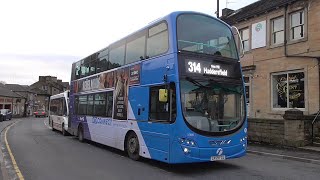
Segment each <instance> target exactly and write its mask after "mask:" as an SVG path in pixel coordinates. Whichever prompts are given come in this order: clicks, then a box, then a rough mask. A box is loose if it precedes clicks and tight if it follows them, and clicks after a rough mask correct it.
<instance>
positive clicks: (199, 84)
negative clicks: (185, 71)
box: [186, 76, 206, 88]
mask: <svg viewBox="0 0 320 180" xmlns="http://www.w3.org/2000/svg"><path fill="white" fill-rule="evenodd" d="M186 80H187V81H189V82H191V83H192V84H194V85H196V86H198V87H204V88H206V86H204V85H202V84H201V83H199V82H198V81H196V80H194V79H193V78H191V77H189V76H187V77H186Z"/></svg>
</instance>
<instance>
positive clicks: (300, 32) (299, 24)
mask: <svg viewBox="0 0 320 180" xmlns="http://www.w3.org/2000/svg"><path fill="white" fill-rule="evenodd" d="M290 37H291V39H292V40H297V39H302V38H303V37H304V12H303V11H299V12H295V13H292V14H291V15H290Z"/></svg>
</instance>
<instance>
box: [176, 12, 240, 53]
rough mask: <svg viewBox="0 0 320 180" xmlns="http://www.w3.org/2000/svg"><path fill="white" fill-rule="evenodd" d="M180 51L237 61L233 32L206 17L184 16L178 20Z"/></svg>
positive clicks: (220, 23)
mask: <svg viewBox="0 0 320 180" xmlns="http://www.w3.org/2000/svg"><path fill="white" fill-rule="evenodd" d="M177 36H178V37H177V38H178V49H179V50H184V51H191V52H197V53H204V54H212V55H219V56H222V57H227V58H232V59H237V50H236V46H235V42H234V39H233V35H232V32H231V30H230V28H228V26H227V25H225V24H223V23H222V22H220V21H218V20H216V19H214V18H211V17H209V16H205V15H199V14H183V15H180V16H178V19H177Z"/></svg>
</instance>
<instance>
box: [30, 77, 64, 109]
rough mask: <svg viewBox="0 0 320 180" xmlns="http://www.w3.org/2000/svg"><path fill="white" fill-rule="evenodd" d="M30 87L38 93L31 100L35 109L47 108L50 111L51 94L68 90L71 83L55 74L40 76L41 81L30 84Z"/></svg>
mask: <svg viewBox="0 0 320 180" xmlns="http://www.w3.org/2000/svg"><path fill="white" fill-rule="evenodd" d="M29 89H30V90H31V91H32V92H34V94H35V95H36V96H35V97H34V99H33V100H32V101H31V103H32V106H33V110H37V109H45V110H46V111H48V108H49V98H50V96H52V95H55V94H59V93H62V92H64V91H66V90H68V89H69V83H68V82H62V80H60V79H57V77H53V76H39V81H37V82H35V83H33V84H32V85H30V86H29Z"/></svg>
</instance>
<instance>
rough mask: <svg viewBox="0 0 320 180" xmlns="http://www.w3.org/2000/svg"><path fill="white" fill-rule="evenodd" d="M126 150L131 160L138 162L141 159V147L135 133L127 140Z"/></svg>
mask: <svg viewBox="0 0 320 180" xmlns="http://www.w3.org/2000/svg"><path fill="white" fill-rule="evenodd" d="M126 149H127V153H128V156H129V158H130V159H132V160H135V161H137V160H138V159H139V158H140V155H139V152H140V145H139V140H138V137H137V135H136V134H135V133H130V134H129V135H128V138H127V140H126Z"/></svg>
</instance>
